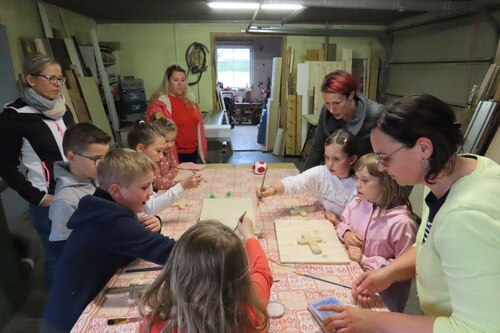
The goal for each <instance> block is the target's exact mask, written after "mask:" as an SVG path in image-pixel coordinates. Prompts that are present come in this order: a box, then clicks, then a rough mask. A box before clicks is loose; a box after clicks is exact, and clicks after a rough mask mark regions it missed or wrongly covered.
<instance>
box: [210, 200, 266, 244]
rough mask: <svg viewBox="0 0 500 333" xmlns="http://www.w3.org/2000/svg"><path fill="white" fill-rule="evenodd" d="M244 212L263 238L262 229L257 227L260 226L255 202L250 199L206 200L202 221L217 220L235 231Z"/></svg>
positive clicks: (256, 231)
mask: <svg viewBox="0 0 500 333" xmlns="http://www.w3.org/2000/svg"><path fill="white" fill-rule="evenodd" d="M244 212H247V213H246V215H245V216H247V217H249V218H250V219H251V220H252V221H253V223H254V231H255V234H256V236H257V237H260V236H262V228H258V227H256V226H257V225H258V224H257V223H256V222H257V221H255V214H254V207H253V202H252V199H250V198H222V199H218V198H214V199H211V198H208V199H204V200H203V206H202V207H201V214H200V221H203V220H217V221H219V222H221V223H223V224H225V225H226V226H228V227H229V228H231V229H234V228H235V227H236V223H237V222H238V219H239V218H240V217H241V215H243V213H244Z"/></svg>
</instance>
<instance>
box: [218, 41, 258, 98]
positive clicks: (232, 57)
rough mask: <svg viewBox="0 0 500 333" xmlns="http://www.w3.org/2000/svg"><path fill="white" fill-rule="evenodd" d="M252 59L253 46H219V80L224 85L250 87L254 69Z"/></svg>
mask: <svg viewBox="0 0 500 333" xmlns="http://www.w3.org/2000/svg"><path fill="white" fill-rule="evenodd" d="M251 59H252V48H251V47H248V46H219V47H217V81H219V82H222V83H223V85H224V87H230V88H248V87H250V82H251V69H252V65H251V64H252V62H251Z"/></svg>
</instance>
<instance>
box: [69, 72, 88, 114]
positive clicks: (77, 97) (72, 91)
mask: <svg viewBox="0 0 500 333" xmlns="http://www.w3.org/2000/svg"><path fill="white" fill-rule="evenodd" d="M64 75H65V76H66V87H67V88H68V94H69V96H70V98H71V102H72V104H73V107H74V110H75V114H76V116H77V119H78V122H80V123H87V122H90V115H89V110H87V105H85V101H84V100H83V97H82V94H81V92H80V87H79V86H78V82H76V78H75V73H74V72H73V71H72V70H67V71H64Z"/></svg>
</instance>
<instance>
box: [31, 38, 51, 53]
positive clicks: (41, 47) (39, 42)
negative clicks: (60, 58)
mask: <svg viewBox="0 0 500 333" xmlns="http://www.w3.org/2000/svg"><path fill="white" fill-rule="evenodd" d="M35 47H36V51H37V52H40V53H41V54H45V55H51V53H50V46H49V45H48V43H47V40H46V39H41V38H35Z"/></svg>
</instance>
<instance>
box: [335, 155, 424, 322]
mask: <svg viewBox="0 0 500 333" xmlns="http://www.w3.org/2000/svg"><path fill="white" fill-rule="evenodd" d="M354 171H355V173H356V189H357V196H356V198H354V199H353V200H352V201H351V202H350V203H349V204H348V205H347V207H346V208H345V210H344V213H343V214H342V222H341V223H340V224H339V225H337V234H338V236H339V237H340V238H341V239H342V240H343V242H344V244H345V245H346V246H347V251H348V253H349V257H350V258H351V260H354V261H357V262H358V263H359V264H360V265H361V267H362V268H363V270H365V271H367V270H372V269H377V268H381V267H384V266H387V265H390V263H391V261H393V260H394V259H396V258H397V257H399V256H401V255H402V254H403V253H404V252H405V251H406V250H407V249H408V248H409V247H411V246H412V244H413V243H414V242H415V234H416V225H415V222H414V221H413V219H412V217H411V215H412V214H411V206H410V203H409V201H408V195H407V193H406V192H405V191H404V190H403V188H402V187H401V186H399V185H398V183H396V181H395V180H394V179H392V178H391V176H389V175H388V174H387V173H386V172H385V171H383V172H381V171H379V170H378V160H377V158H376V156H375V154H373V153H372V154H367V155H364V156H362V157H361V158H360V159H359V160H358V161H357V162H356V164H354ZM410 284H411V280H408V281H403V282H397V283H394V284H393V285H392V286H391V287H389V288H388V289H386V290H384V291H382V292H381V293H380V297H381V298H382V300H383V301H384V303H385V305H386V306H387V308H388V309H389V310H390V311H394V312H403V310H404V308H405V305H406V302H407V301H408V295H409V293H410Z"/></svg>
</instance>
